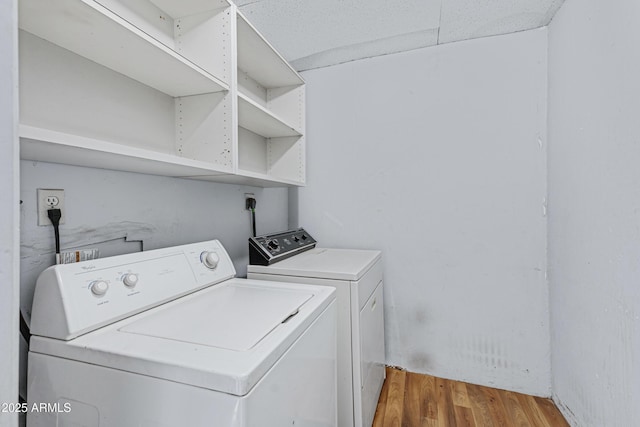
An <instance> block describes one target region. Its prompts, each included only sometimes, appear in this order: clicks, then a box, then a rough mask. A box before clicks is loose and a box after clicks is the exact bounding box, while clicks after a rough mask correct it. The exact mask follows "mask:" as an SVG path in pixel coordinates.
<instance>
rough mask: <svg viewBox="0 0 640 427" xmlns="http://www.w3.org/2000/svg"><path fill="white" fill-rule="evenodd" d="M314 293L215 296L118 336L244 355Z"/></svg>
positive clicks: (260, 291)
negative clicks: (164, 340)
mask: <svg viewBox="0 0 640 427" xmlns="http://www.w3.org/2000/svg"><path fill="white" fill-rule="evenodd" d="M312 296H313V293H312V292H310V291H307V290H301V291H300V292H296V291H293V292H292V291H291V290H289V289H269V288H260V287H255V286H242V285H238V286H227V287H220V288H219V289H217V292H214V293H211V294H209V295H203V297H201V298H194V299H192V300H190V301H186V302H185V303H183V304H179V305H175V306H173V307H170V308H168V309H166V310H163V311H160V312H158V313H154V314H152V315H150V316H147V317H144V318H142V319H140V320H137V321H135V322H133V323H130V324H128V325H126V326H124V327H122V328H120V331H121V332H128V333H132V334H139V335H146V336H151V337H156V338H163V339H168V340H174V341H182V342H186V343H191V344H197V345H203V346H208V347H217V348H222V349H226V350H233V351H247V350H249V349H251V348H253V347H254V346H255V345H256V344H257V343H258V342H260V340H262V339H263V338H264V337H265V336H267V335H268V334H269V333H270V332H271V331H272V330H273V329H275V328H276V327H277V326H278V325H280V324H281V323H282V322H283V321H286V320H287V319H289V318H290V317H291V316H293V315H295V314H296V313H297V312H298V310H299V309H300V307H301V306H302V305H303V304H304V303H305V302H307V301H308V300H309V299H310V298H311V297H312Z"/></svg>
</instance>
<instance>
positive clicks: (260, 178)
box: [185, 170, 304, 188]
mask: <svg viewBox="0 0 640 427" xmlns="http://www.w3.org/2000/svg"><path fill="white" fill-rule="evenodd" d="M185 178H189V179H197V180H200V181H215V182H223V183H226V184H236V185H249V186H253V187H263V188H270V187H283V186H287V187H301V186H304V183H303V182H298V181H293V180H290V179H281V178H275V177H273V176H271V175H267V174H263V173H257V172H252V171H246V170H238V172H237V173H236V174H233V175H217V176H207V175H203V176H190V177H185Z"/></svg>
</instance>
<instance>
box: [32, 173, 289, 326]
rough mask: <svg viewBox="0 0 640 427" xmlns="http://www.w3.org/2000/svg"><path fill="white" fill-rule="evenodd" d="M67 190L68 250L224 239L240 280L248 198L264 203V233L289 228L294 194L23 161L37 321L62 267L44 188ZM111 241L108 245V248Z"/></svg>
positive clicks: (113, 250)
mask: <svg viewBox="0 0 640 427" xmlns="http://www.w3.org/2000/svg"><path fill="white" fill-rule="evenodd" d="M37 188H62V189H64V190H65V204H66V209H65V211H64V212H63V215H64V216H65V224H63V225H60V238H61V247H62V250H64V249H65V248H69V249H73V248H78V247H80V246H85V245H89V246H88V247H97V248H99V249H101V250H102V252H103V255H115V254H118V253H126V252H135V251H138V250H140V245H139V244H138V243H135V242H134V243H125V242H124V240H123V238H124V237H125V236H126V237H127V239H128V240H130V241H131V240H143V241H144V250H149V249H155V248H160V247H166V246H173V245H179V244H183V243H192V242H198V241H203V240H208V239H220V241H221V242H222V244H223V245H224V246H225V248H226V249H227V251H228V252H229V255H230V256H231V258H232V260H233V261H234V264H235V267H236V270H237V271H238V275H239V276H245V275H246V265H247V264H248V261H249V246H248V241H247V239H248V238H249V237H250V235H251V223H250V216H249V212H248V211H247V210H245V208H244V206H245V196H244V194H245V193H254V194H255V197H256V200H257V207H256V216H257V231H258V233H268V232H275V231H280V230H284V229H286V228H287V189H286V188H271V189H262V188H256V187H245V186H239V185H231V184H218V183H212V182H205V181H194V180H188V179H179V178H168V177H161V176H152V175H143V174H136V173H127V172H117V171H109V170H103V169H92V168H82V167H75V166H66V165H58V164H53V163H43V162H40V163H38V162H30V161H22V162H21V181H20V198H21V199H22V200H23V204H22V209H21V223H22V230H21V237H22V238H21V248H20V249H21V258H22V260H21V274H22V277H21V283H22V284H21V294H22V298H21V307H22V309H23V312H24V313H25V314H26V315H27V318H30V310H31V301H32V298H33V289H34V286H35V281H36V279H37V277H38V275H39V274H40V272H42V270H44V269H45V268H46V267H48V266H49V265H52V264H53V263H54V249H55V247H54V240H53V227H52V226H50V225H49V226H38V225H37V215H36V189H37ZM100 242H104V243H100Z"/></svg>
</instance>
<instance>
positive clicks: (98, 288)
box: [89, 280, 109, 296]
mask: <svg viewBox="0 0 640 427" xmlns="http://www.w3.org/2000/svg"><path fill="white" fill-rule="evenodd" d="M89 288H90V289H91V292H93V294H94V295H95V296H102V295H104V294H106V293H107V291H108V290H109V284H108V283H107V282H105V281H104V280H96V281H95V282H92V283H91V284H90V285H89Z"/></svg>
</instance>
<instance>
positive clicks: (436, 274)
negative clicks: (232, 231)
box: [291, 29, 551, 396]
mask: <svg viewBox="0 0 640 427" xmlns="http://www.w3.org/2000/svg"><path fill="white" fill-rule="evenodd" d="M546 49H547V33H546V29H542V30H534V31H527V32H522V33H517V34H512V35H507V36H499V37H491V38H484V39H479V40H473V41H468V42H461V43H453V44H448V45H443V46H439V47H432V48H428V49H421V50H415V51H411V52H405V53H400V54H394V55H388V56H383V57H377V58H373V59H368V60H361V61H356V62H352V63H348V64H343V65H339V66H335V67H329V68H324V69H318V70H313V71H308V72H305V73H304V78H305V79H306V81H307V120H308V122H307V134H308V177H307V183H308V186H307V187H306V188H302V189H300V190H299V192H298V194H297V195H295V194H294V197H299V212H297V213H296V212H293V213H292V214H291V217H292V218H293V217H295V215H296V214H298V215H299V218H298V222H299V224H300V225H302V226H304V227H306V228H307V229H308V230H309V232H310V233H311V234H312V235H314V237H316V238H317V239H318V240H319V241H320V245H322V246H328V247H356V248H379V249H381V250H383V251H384V268H385V287H386V288H385V316H386V320H385V333H386V338H387V362H388V363H389V364H392V365H400V366H402V367H405V368H407V369H409V370H411V371H417V372H427V373H431V374H435V375H438V376H441V377H448V378H455V379H461V380H465V381H470V382H473V383H479V384H487V385H492V386H496V387H500V388H506V389H511V390H517V391H524V392H527V393H532V394H537V395H547V396H548V395H550V394H551V392H550V360H549V340H550V337H549V312H548V288H547V283H546V279H545V270H546V219H545V217H544V216H543V203H544V199H545V197H546V141H545V139H546V115H547V112H546V103H547V98H546V76H547V74H546V72H547V62H546V54H547V51H546ZM294 193H295V191H294Z"/></svg>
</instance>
